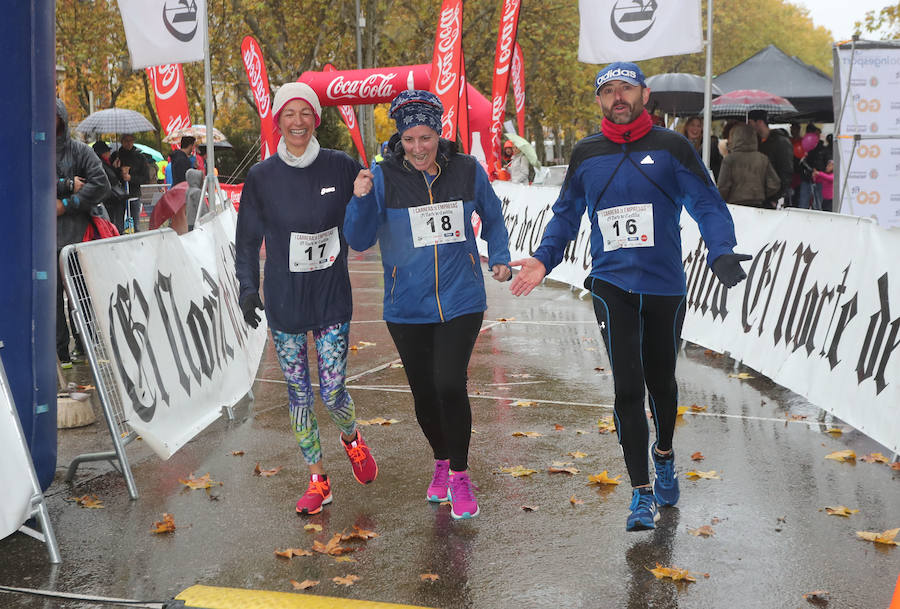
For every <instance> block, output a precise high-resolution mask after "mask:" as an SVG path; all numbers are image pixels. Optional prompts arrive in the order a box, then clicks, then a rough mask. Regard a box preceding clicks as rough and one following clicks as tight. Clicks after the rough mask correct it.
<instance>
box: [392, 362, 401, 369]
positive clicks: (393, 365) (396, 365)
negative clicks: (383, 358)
mask: <svg viewBox="0 0 900 609" xmlns="http://www.w3.org/2000/svg"><path fill="white" fill-rule="evenodd" d="M402 367H403V364H401V363H400V362H394V363H393V364H391V368H402Z"/></svg>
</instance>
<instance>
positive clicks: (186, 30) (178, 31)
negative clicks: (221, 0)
mask: <svg viewBox="0 0 900 609" xmlns="http://www.w3.org/2000/svg"><path fill="white" fill-rule="evenodd" d="M162 18H163V23H164V24H165V26H166V29H167V30H168V31H169V33H170V34H172V36H174V37H175V39H176V40H180V41H181V42H190V41H191V40H193V39H194V36H195V35H196V34H197V25H198V20H197V2H196V0H190V1H188V0H166V3H165V4H164V5H163V13H162Z"/></svg>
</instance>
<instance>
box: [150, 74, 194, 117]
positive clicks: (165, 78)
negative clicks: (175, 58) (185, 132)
mask: <svg viewBox="0 0 900 609" xmlns="http://www.w3.org/2000/svg"><path fill="white" fill-rule="evenodd" d="M147 77H148V78H149V79H150V82H151V83H153V96H154V98H155V99H156V114H157V115H158V116H159V122H160V124H161V125H162V128H163V131H165V132H166V135H169V134H170V133H172V132H173V131H176V130H178V129H185V128H187V127H190V126H191V115H190V113H189V112H188V100H187V90H186V89H185V87H184V71H183V70H182V69H181V64H180V63H169V64H165V65H161V66H152V67H149V68H147Z"/></svg>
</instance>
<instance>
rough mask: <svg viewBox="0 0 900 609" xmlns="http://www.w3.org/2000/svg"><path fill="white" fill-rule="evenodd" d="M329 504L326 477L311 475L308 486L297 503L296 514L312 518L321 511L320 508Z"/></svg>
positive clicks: (329, 490)
mask: <svg viewBox="0 0 900 609" xmlns="http://www.w3.org/2000/svg"><path fill="white" fill-rule="evenodd" d="M329 503H331V483H330V482H329V481H328V477H327V476H320V475H319V474H312V475H311V476H310V477H309V486H308V487H307V489H306V492H305V493H303V496H302V497H300V500H299V501H297V513H299V514H307V515H309V516H312V515H313V514H318V513H319V512H321V511H322V506H323V505H327V504H329Z"/></svg>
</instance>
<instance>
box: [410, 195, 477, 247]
mask: <svg viewBox="0 0 900 609" xmlns="http://www.w3.org/2000/svg"><path fill="white" fill-rule="evenodd" d="M409 225H410V228H411V229H412V239H413V247H425V246H427V245H440V244H441V243H455V242H457V241H465V240H466V229H465V225H464V224H463V202H462V201H446V202H444V203H432V204H431V205H421V206H419V207H410V208H409Z"/></svg>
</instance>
